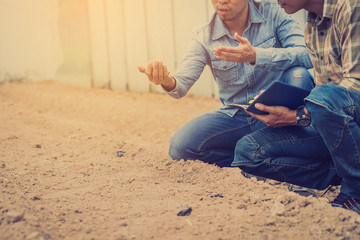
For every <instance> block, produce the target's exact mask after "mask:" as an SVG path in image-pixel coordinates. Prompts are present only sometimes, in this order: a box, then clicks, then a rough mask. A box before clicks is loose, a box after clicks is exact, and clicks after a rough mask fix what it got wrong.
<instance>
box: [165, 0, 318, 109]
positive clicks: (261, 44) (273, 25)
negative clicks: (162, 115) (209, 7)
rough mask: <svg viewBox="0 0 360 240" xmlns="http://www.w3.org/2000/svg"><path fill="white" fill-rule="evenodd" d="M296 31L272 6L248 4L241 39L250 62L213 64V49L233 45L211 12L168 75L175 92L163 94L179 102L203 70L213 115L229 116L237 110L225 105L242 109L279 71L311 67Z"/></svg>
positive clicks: (267, 2) (268, 1)
mask: <svg viewBox="0 0 360 240" xmlns="http://www.w3.org/2000/svg"><path fill="white" fill-rule="evenodd" d="M302 32H303V31H302V29H301V28H300V27H299V25H298V23H297V22H296V21H295V20H294V19H292V18H291V17H290V16H289V15H287V14H286V13H285V12H284V11H283V10H282V9H281V8H280V7H279V5H278V4H277V2H276V1H272V0H263V1H261V2H255V1H250V2H249V20H248V25H247V28H246V29H245V31H244V33H243V37H245V38H247V39H248V40H249V41H250V43H251V45H252V46H253V47H254V48H255V51H256V63H255V64H254V65H252V64H250V63H236V62H227V61H223V60H219V59H217V58H216V57H215V55H214V53H213V51H214V49H215V48H217V47H220V46H233V47H236V46H238V45H239V42H238V41H236V40H235V38H234V37H233V36H231V35H230V33H229V31H228V29H227V28H226V26H225V25H224V23H223V22H222V20H221V19H220V18H219V17H218V16H217V14H216V13H214V15H213V17H212V19H211V20H210V22H209V23H207V24H206V25H204V26H201V27H198V28H197V29H195V30H194V32H193V38H192V40H191V41H190V43H189V45H188V48H187V51H186V53H185V56H184V58H183V59H182V61H181V62H180V65H179V66H178V68H177V70H176V72H175V74H174V78H175V79H176V87H175V89H174V90H172V91H170V92H167V94H168V95H170V96H172V97H174V98H181V97H184V96H185V95H186V93H187V92H188V91H189V89H190V88H191V87H192V86H193V84H194V83H195V82H196V81H197V80H198V79H199V77H200V75H201V73H202V72H203V70H204V67H205V66H206V65H208V66H209V67H210V69H211V72H212V75H213V77H214V79H215V82H216V83H217V85H218V87H219V98H220V100H221V102H222V104H223V106H222V107H220V108H219V109H218V110H219V111H221V112H224V113H225V114H227V115H229V116H234V115H235V114H236V112H237V111H239V108H236V107H233V106H230V105H231V104H247V103H248V102H249V101H250V100H251V99H253V98H254V97H255V96H256V95H257V94H259V92H260V91H261V90H263V89H266V88H267V86H269V84H270V83H271V82H273V81H276V80H279V79H280V77H281V75H282V73H283V71H284V70H286V69H288V68H289V67H292V66H302V67H305V68H312V63H311V61H310V57H309V54H308V52H307V50H306V47H305V40H304V36H303V33H302Z"/></svg>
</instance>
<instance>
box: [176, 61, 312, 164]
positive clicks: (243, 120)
mask: <svg viewBox="0 0 360 240" xmlns="http://www.w3.org/2000/svg"><path fill="white" fill-rule="evenodd" d="M281 80H283V81H285V82H287V83H290V84H294V85H296V86H299V87H302V88H311V87H312V86H313V80H312V76H311V74H310V73H309V72H308V71H307V70H306V69H305V68H299V67H294V68H290V69H288V70H287V71H285V72H284V74H283V77H281ZM265 126H266V125H265V124H264V123H262V122H260V121H258V120H256V119H254V118H252V117H250V116H249V115H248V114H247V113H246V112H245V111H237V112H236V113H235V115H234V116H229V115H227V114H224V113H223V112H222V111H220V110H215V111H214V112H211V113H206V114H203V115H200V116H199V117H197V118H195V119H193V120H192V121H190V122H188V123H187V124H185V125H184V126H183V127H182V128H180V129H179V130H178V131H177V132H176V133H175V135H174V136H173V137H172V139H171V142H170V149H169V154H170V156H171V157H172V158H173V159H175V160H180V159H185V160H196V159H198V160H201V161H204V162H206V163H211V164H216V165H218V166H220V167H230V166H231V163H232V161H233V159H234V149H235V146H236V143H237V141H238V140H239V139H240V138H242V137H243V136H245V135H246V134H249V133H251V132H253V131H255V130H257V129H260V128H263V127H265Z"/></svg>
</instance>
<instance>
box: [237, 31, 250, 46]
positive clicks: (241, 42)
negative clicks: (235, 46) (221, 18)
mask: <svg viewBox="0 0 360 240" xmlns="http://www.w3.org/2000/svg"><path fill="white" fill-rule="evenodd" d="M234 37H235V39H236V40H237V41H238V42H239V43H240V44H250V42H249V40H248V39H247V38H244V37H241V36H240V35H239V34H237V33H235V36H234Z"/></svg>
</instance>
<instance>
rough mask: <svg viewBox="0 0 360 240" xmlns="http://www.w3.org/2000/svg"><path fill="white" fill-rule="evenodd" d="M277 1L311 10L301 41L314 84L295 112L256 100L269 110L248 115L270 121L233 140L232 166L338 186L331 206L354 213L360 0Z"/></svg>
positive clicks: (358, 166) (358, 194)
mask: <svg viewBox="0 0 360 240" xmlns="http://www.w3.org/2000/svg"><path fill="white" fill-rule="evenodd" d="M278 2H279V4H280V5H281V6H282V7H283V8H284V9H285V11H286V12H287V13H294V12H296V11H298V10H300V9H302V8H304V9H306V10H307V11H308V12H309V13H308V20H307V24H306V26H305V40H306V44H307V47H308V49H309V52H310V56H311V59H312V62H313V64H314V67H315V82H316V85H317V86H316V87H315V88H314V89H313V90H312V91H311V93H310V95H309V96H308V97H307V98H305V101H304V106H301V107H300V108H298V109H297V110H296V111H292V110H289V109H287V108H285V107H280V106H274V107H271V106H265V105H261V104H259V105H257V106H256V107H257V108H259V109H261V110H264V111H266V112H269V115H266V116H260V115H253V114H252V115H253V116H254V117H256V118H257V119H259V120H261V121H263V122H265V123H266V124H267V125H268V126H270V127H266V128H263V129H260V130H258V131H255V132H254V133H251V134H249V135H247V136H245V137H244V138H242V139H241V140H240V141H239V142H238V143H237V146H236V150H235V158H234V162H233V166H239V167H240V168H241V169H243V170H244V171H245V172H248V173H251V174H255V175H258V176H262V177H267V178H272V179H276V180H280V181H285V182H289V183H292V184H296V185H300V186H303V187H308V188H314V189H325V188H326V187H328V186H329V185H341V188H340V194H339V195H338V196H337V197H336V198H335V199H334V200H333V201H332V202H331V204H332V206H335V207H342V208H345V209H349V210H352V211H354V212H357V213H359V214H360V5H359V1H358V0H279V1H278ZM291 125H293V126H291ZM294 125H295V126H294Z"/></svg>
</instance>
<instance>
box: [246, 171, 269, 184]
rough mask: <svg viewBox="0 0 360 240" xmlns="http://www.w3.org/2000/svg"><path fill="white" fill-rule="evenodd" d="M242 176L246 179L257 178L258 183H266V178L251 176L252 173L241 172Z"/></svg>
mask: <svg viewBox="0 0 360 240" xmlns="http://www.w3.org/2000/svg"><path fill="white" fill-rule="evenodd" d="M241 174H242V175H243V176H244V177H246V178H249V179H250V178H253V177H254V178H256V180H257V181H263V182H266V179H267V178H266V177H260V176H255V175H253V174H250V173H246V172H244V171H241Z"/></svg>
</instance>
